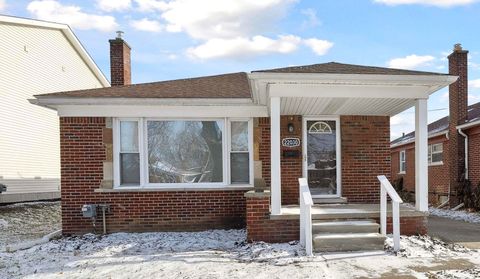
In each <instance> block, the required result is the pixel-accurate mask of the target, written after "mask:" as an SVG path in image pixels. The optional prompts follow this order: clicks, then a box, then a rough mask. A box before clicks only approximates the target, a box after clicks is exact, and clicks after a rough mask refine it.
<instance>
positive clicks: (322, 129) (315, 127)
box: [308, 121, 332, 134]
mask: <svg viewBox="0 0 480 279" xmlns="http://www.w3.org/2000/svg"><path fill="white" fill-rule="evenodd" d="M308 133H309V134H331V133H332V128H331V127H330V125H328V124H327V123H325V122H323V121H319V122H315V123H313V124H312V126H310V129H308Z"/></svg>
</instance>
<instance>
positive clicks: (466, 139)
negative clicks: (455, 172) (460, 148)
mask: <svg viewBox="0 0 480 279" xmlns="http://www.w3.org/2000/svg"><path fill="white" fill-rule="evenodd" d="M457 130H458V133H459V134H460V135H462V136H463V137H465V179H468V136H467V134H465V133H464V132H463V131H462V128H457Z"/></svg>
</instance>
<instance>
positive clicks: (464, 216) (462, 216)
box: [428, 207, 480, 223]
mask: <svg viewBox="0 0 480 279" xmlns="http://www.w3.org/2000/svg"><path fill="white" fill-rule="evenodd" d="M428 212H429V213H430V215H433V216H440V217H445V218H449V219H453V220H459V221H465V222H469V223H480V213H478V212H467V211H464V210H456V211H453V210H450V209H439V208H435V207H430V208H429V209H428Z"/></svg>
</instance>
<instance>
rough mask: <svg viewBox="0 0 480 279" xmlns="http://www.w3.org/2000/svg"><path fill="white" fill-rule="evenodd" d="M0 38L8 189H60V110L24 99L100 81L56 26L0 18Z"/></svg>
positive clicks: (1, 141)
mask: <svg viewBox="0 0 480 279" xmlns="http://www.w3.org/2000/svg"><path fill="white" fill-rule="evenodd" d="M0 38H2V39H1V40H0V61H1V62H0V178H2V177H3V179H6V180H8V181H9V183H10V184H12V191H13V188H15V189H17V188H18V186H19V185H20V184H21V183H23V185H24V186H23V187H24V189H25V191H42V190H45V191H50V190H52V189H56V190H58V178H59V177H60V150H59V149H60V147H59V128H58V116H57V115H56V112H55V111H53V110H49V109H46V108H42V107H39V106H35V105H32V104H30V103H29V102H28V99H31V98H32V96H33V95H35V94H42V93H49V92H56V91H68V90H76V89H86V88H97V87H103V86H102V84H101V82H100V81H99V80H98V78H97V77H96V76H95V74H94V73H93V72H92V71H91V69H90V68H89V67H88V66H87V65H86V63H85V62H84V61H83V59H82V58H81V56H80V55H79V54H78V53H77V51H76V50H75V49H74V48H73V46H72V45H71V44H70V42H69V41H68V39H67V38H66V37H65V35H64V34H63V32H62V31H60V30H58V29H49V28H43V27H34V26H23V25H15V24H7V23H3V22H0ZM35 177H37V179H33V178H35ZM38 178H41V179H38ZM11 179H19V180H20V182H12V181H11ZM42 179H45V183H43V182H39V181H40V180H42ZM4 181H5V180H4ZM21 181H23V182H21ZM47 181H49V183H46V182H47ZM35 182H39V183H35ZM34 184H35V185H34ZM14 185H15V187H13V186H14ZM9 191H10V189H9ZM15 191H17V190H15Z"/></svg>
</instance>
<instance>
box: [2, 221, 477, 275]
mask: <svg viewBox="0 0 480 279" xmlns="http://www.w3.org/2000/svg"><path fill="white" fill-rule="evenodd" d="M244 239H245V231H243V230H229V231H224V230H213V231H205V232H196V233H138V234H134V233H116V234H111V235H107V236H104V237H97V236H94V235H85V236H83V237H69V238H62V239H58V240H53V241H51V242H49V243H46V244H43V245H39V246H35V247H32V248H30V249H28V250H22V251H17V252H14V253H0V278H17V277H22V278H289V279H291V278H355V277H357V278H360V277H364V278H372V277H373V278H375V277H393V276H414V277H419V278H476V277H478V276H479V274H480V269H479V268H477V267H478V264H480V251H476V250H468V249H465V248H462V247H459V246H451V245H447V244H445V243H443V242H441V241H437V240H433V239H431V238H429V237H402V239H401V244H402V247H403V250H402V251H401V252H400V253H398V255H395V254H394V253H393V252H392V251H391V240H388V241H387V251H375V252H361V253H319V254H316V255H315V257H313V258H308V257H305V256H304V253H303V251H302V249H301V247H300V246H299V245H298V244H297V243H296V242H292V243H285V244H266V243H261V242H260V243H253V244H248V243H245V242H244Z"/></svg>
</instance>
